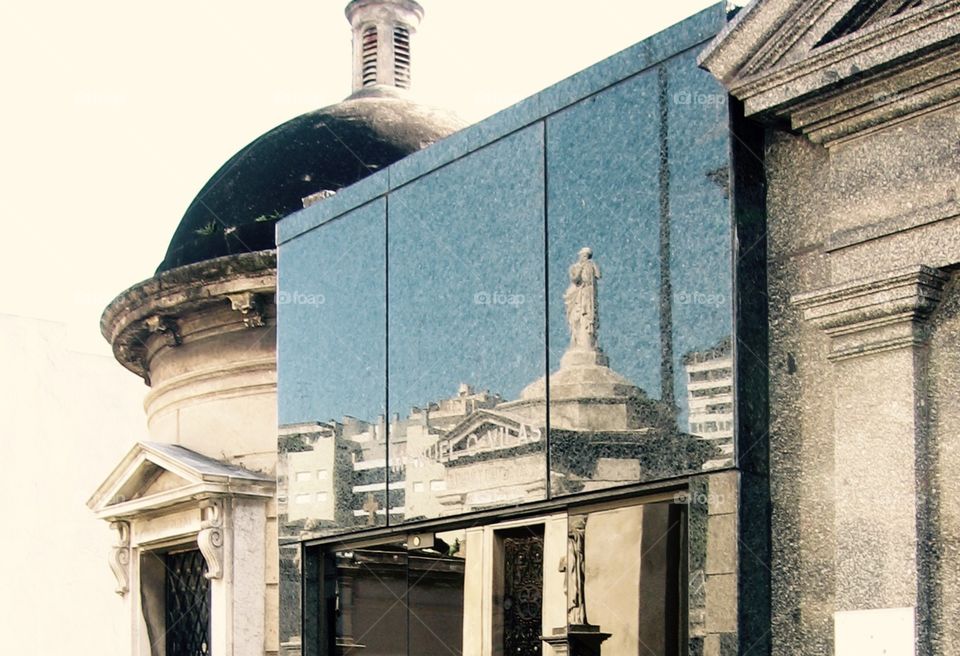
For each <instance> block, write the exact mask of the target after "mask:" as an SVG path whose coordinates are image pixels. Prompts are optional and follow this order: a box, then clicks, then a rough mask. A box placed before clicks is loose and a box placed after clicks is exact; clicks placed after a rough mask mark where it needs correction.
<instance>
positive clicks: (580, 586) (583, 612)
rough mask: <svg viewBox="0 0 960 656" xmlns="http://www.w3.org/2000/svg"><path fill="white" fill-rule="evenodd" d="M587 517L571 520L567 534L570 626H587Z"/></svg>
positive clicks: (580, 516)
mask: <svg viewBox="0 0 960 656" xmlns="http://www.w3.org/2000/svg"><path fill="white" fill-rule="evenodd" d="M586 534H587V517H586V515H575V516H573V517H571V518H570V528H569V530H568V532H567V567H566V570H567V581H568V583H567V623H568V624H569V625H570V626H586V625H587V624H589V622H587V600H586V597H585V596H584V587H585V585H586V563H585V557H586V541H587V538H586Z"/></svg>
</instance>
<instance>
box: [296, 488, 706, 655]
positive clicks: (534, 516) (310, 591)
mask: <svg viewBox="0 0 960 656" xmlns="http://www.w3.org/2000/svg"><path fill="white" fill-rule="evenodd" d="M707 478H709V476H697V477H693V479H692V480H690V479H687V480H674V481H668V482H661V483H659V484H646V485H638V486H633V487H632V488H630V489H621V490H616V491H615V492H612V491H611V490H602V491H598V492H596V493H589V494H585V495H582V496H580V497H579V498H569V497H568V498H560V499H553V500H550V501H545V502H541V503H536V504H529V505H525V506H524V507H522V508H498V509H496V510H495V511H484V512H478V513H473V514H471V515H470V516H463V515H460V516H457V517H455V518H447V519H440V520H432V521H424V522H417V523H411V524H408V525H403V526H395V527H391V528H381V529H376V530H367V531H358V532H353V533H350V534H346V535H344V534H341V535H339V536H331V537H325V538H322V539H317V540H313V541H310V542H304V543H302V545H301V546H302V549H303V552H302V561H301V562H302V563H303V570H304V576H303V578H302V581H303V587H302V590H301V594H302V595H303V597H302V598H303V599H304V604H303V622H304V623H303V627H304V637H305V638H306V639H305V640H304V642H303V651H302V654H303V656H320V655H321V654H325V653H326V652H325V651H324V650H323V645H324V644H326V640H328V639H329V634H328V631H331V630H333V627H332V626H330V625H329V622H330V621H332V620H330V618H329V617H328V614H329V609H328V608H326V607H325V600H324V592H323V586H324V585H325V584H324V583H323V582H324V580H325V577H326V576H328V575H329V572H326V571H325V567H330V566H331V563H330V561H329V556H331V555H332V554H333V553H334V552H342V551H350V550H357V549H364V548H371V547H376V546H383V545H388V544H393V545H397V544H399V543H401V542H404V543H407V544H409V543H410V540H412V538H414V537H415V536H422V535H423V534H425V533H434V534H439V533H442V532H451V531H457V530H462V531H465V532H466V533H467V536H468V537H467V538H466V544H467V545H469V546H467V547H466V549H467V553H471V550H473V549H477V548H478V547H479V548H480V549H481V550H482V554H483V556H482V560H483V567H482V570H483V575H482V580H481V581H479V582H477V581H475V582H474V583H475V584H477V583H478V584H479V585H480V588H481V590H480V591H481V595H480V596H479V598H477V599H474V600H472V603H471V601H470V600H468V601H466V602H465V604H466V606H467V607H468V608H467V611H466V613H467V617H469V614H470V612H471V610H470V608H469V607H470V606H475V610H474V612H473V615H474V616H475V617H476V620H477V624H478V626H477V627H476V629H475V634H476V635H475V637H476V638H477V640H478V641H479V643H480V644H479V645H478V646H477V647H476V649H475V650H471V651H470V653H477V654H481V655H483V656H490V655H492V654H495V653H497V652H496V649H495V645H494V644H493V642H494V639H495V637H496V632H495V624H496V621H495V618H494V613H495V612H496V611H497V609H496V608H494V599H495V598H496V595H497V592H498V590H497V587H498V583H497V580H496V578H497V574H498V573H502V572H501V569H502V567H501V568H498V567H497V563H498V562H499V561H498V556H497V549H498V546H501V545H500V540H499V539H500V538H501V537H502V536H503V535H506V534H509V533H511V532H515V531H517V529H523V528H524V527H538V528H540V529H541V530H542V535H543V536H544V538H545V539H544V559H543V562H544V565H543V566H544V571H545V572H546V571H547V569H548V568H549V569H550V570H554V569H555V568H556V565H557V563H558V562H560V559H561V558H563V557H565V556H566V555H567V546H566V545H567V539H566V538H567V533H568V527H569V522H570V519H571V518H573V517H576V516H584V515H588V514H590V513H601V512H605V511H614V510H620V509H627V508H631V507H634V508H635V507H639V506H647V505H653V504H665V503H674V504H689V503H694V504H695V503H701V504H702V503H705V502H706V501H708V499H707V497H705V496H704V495H702V494H701V495H698V494H696V493H695V492H694V490H695V489H700V488H703V487H704V485H705V481H706V479H707ZM691 482H692V483H693V484H692V485H691V484H689V483H691ZM703 510H704V511H705V508H704V509H703ZM690 515H691V513H690V512H687V513H685V521H684V523H683V526H682V527H681V528H680V532H681V534H682V535H683V539H682V541H681V543H680V544H681V545H682V549H683V554H682V555H680V561H679V562H680V563H681V567H682V568H683V567H686V564H687V554H686V550H687V549H688V548H689V545H688V543H687V540H688V539H689V538H688V536H689V535H690V530H691V517H690ZM471 533H473V534H474V535H475V536H476V538H477V539H476V541H475V542H471V541H470V537H469V536H470V534H471ZM551 537H552V538H553V540H552V542H553V544H552V545H551V544H550V542H551ZM557 538H560V539H559V540H558V539H557ZM558 544H559V545H561V548H560V550H559V551H558V550H557V548H556V547H557V546H558ZM409 551H410V552H413V551H416V549H414V548H410V549H409ZM548 552H549V553H548ZM501 560H502V554H501ZM500 565H501V566H502V563H500ZM680 581H681V582H682V587H681V590H682V594H683V595H684V599H683V600H682V601H681V604H682V608H683V611H682V616H681V622H682V623H683V627H684V628H683V629H682V632H681V634H680V635H679V636H678V637H679V638H682V639H683V640H684V641H685V640H686V635H687V630H686V624H687V622H688V618H687V617H685V614H686V609H687V607H688V603H687V600H686V598H685V596H686V595H685V590H686V589H687V585H688V581H689V578H688V573H687V572H686V571H681V573H680ZM468 585H469V584H468ZM553 587H556V585H554V586H553ZM548 588H550V583H549V582H548V581H547V580H544V590H543V596H544V606H545V608H544V615H545V618H546V617H547V616H549V615H553V616H555V617H554V618H553V620H554V623H555V624H559V625H560V626H563V625H564V624H565V623H566V619H567V617H566V614H567V608H566V604H565V603H564V604H562V606H561V607H558V608H554V609H552V611H549V610H547V609H546V606H547V599H548V597H549V596H550V595H553V596H555V597H556V596H557V595H559V597H560V598H561V599H564V600H565V599H566V596H567V594H566V589H565V588H564V589H559V588H558V589H548ZM501 592H502V591H501ZM545 623H546V622H545ZM465 628H466V627H465ZM464 653H467V652H466V651H465V652H464ZM547 653H550V652H549V650H548V648H547V647H546V645H545V649H544V654H547ZM678 653H686V651H685V650H684V649H683V648H681V651H680V652H678Z"/></svg>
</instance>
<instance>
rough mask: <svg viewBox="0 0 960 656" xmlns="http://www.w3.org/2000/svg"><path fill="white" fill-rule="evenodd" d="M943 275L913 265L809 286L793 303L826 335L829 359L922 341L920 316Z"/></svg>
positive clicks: (935, 299)
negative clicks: (829, 340) (819, 286)
mask: <svg viewBox="0 0 960 656" xmlns="http://www.w3.org/2000/svg"><path fill="white" fill-rule="evenodd" d="M946 280H947V277H946V276H945V275H944V274H943V273H941V272H940V271H938V270H936V269H932V268H930V267H926V266H923V265H917V266H912V267H906V268H902V269H895V270H893V271H889V272H887V273H884V274H880V275H877V276H871V277H869V278H862V279H859V280H854V281H852V282H849V283H845V284H842V285H837V286H834V287H829V288H826V289H822V290H817V291H813V292H806V293H804V294H798V295H796V296H794V297H793V298H791V303H792V304H793V305H795V306H796V307H798V308H799V309H800V310H801V311H802V312H803V318H804V320H806V321H809V322H811V323H813V324H814V325H815V326H817V327H819V328H821V329H823V330H824V332H826V333H827V334H828V335H830V336H831V337H832V338H833V340H832V342H833V343H832V352H831V355H830V358H831V359H832V360H842V359H846V358H851V357H857V356H861V355H866V354H868V353H875V352H879V351H887V350H891V349H896V348H903V347H907V346H917V345H919V344H922V343H923V342H924V331H923V330H922V329H921V328H922V324H923V321H924V320H925V319H926V318H927V316H929V314H930V313H931V312H932V311H933V309H934V308H935V307H936V306H937V303H938V302H939V301H940V297H941V291H942V289H943V286H944V284H945V283H946Z"/></svg>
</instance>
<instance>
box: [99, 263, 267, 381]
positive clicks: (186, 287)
mask: <svg viewBox="0 0 960 656" xmlns="http://www.w3.org/2000/svg"><path fill="white" fill-rule="evenodd" d="M276 280H277V255H276V251H275V250H266V251H258V252H255V253H244V254H240V255H230V256H227V257H221V258H217V259H213V260H208V261H205V262H199V263H197V264H189V265H186V266H182V267H179V268H176V269H172V270H170V271H165V272H163V273H160V274H159V275H157V276H156V277H154V278H150V279H148V280H145V281H143V282H141V283H139V284H137V285H134V286H133V287H131V288H130V289H128V290H127V291H125V292H123V293H122V294H120V296H118V297H117V298H116V299H114V300H113V302H111V303H110V305H109V306H108V307H107V309H106V310H104V313H103V317H102V318H101V320H100V332H101V333H102V334H103V336H104V337H105V338H106V339H107V341H109V342H110V344H111V345H112V346H113V352H114V356H115V357H116V358H117V360H118V361H119V362H120V363H121V364H122V365H123V366H125V367H126V368H127V369H129V370H130V371H132V372H134V373H135V374H137V375H138V376H140V377H141V378H143V379H144V380H145V381H146V382H147V384H148V385H150V384H152V383H153V382H154V378H155V376H154V375H153V372H152V371H151V363H152V360H153V359H154V357H155V356H156V355H157V353H158V352H160V351H162V350H164V349H166V348H177V347H180V346H182V345H185V344H189V343H190V342H191V341H197V340H200V339H206V338H209V337H213V336H216V335H218V334H223V333H227V332H232V331H238V330H244V329H247V328H263V327H266V326H267V325H268V324H273V323H274V322H275V317H276V308H275V306H274V300H273V295H274V292H275V290H276Z"/></svg>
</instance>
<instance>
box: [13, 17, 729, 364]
mask: <svg viewBox="0 0 960 656" xmlns="http://www.w3.org/2000/svg"><path fill="white" fill-rule="evenodd" d="M420 1H421V4H423V6H424V7H425V9H426V17H425V19H424V21H423V24H422V25H421V27H420V32H419V34H418V35H417V37H416V40H415V41H414V45H413V48H414V50H413V75H414V90H415V92H416V94H417V96H418V97H419V98H420V99H422V100H424V101H426V102H429V103H431V104H435V105H441V106H445V107H448V108H450V109H452V110H454V111H456V112H457V113H459V114H460V115H461V116H462V117H463V118H465V119H467V120H468V121H471V122H473V121H477V120H480V119H482V118H484V117H485V116H488V115H490V114H492V113H494V112H496V111H497V110H499V109H502V108H504V107H507V106H509V105H511V104H513V103H514V102H517V101H518V100H521V99H522V98H524V97H526V96H529V95H531V94H533V93H536V92H537V91H539V90H540V89H542V88H544V87H546V86H548V85H550V84H551V83H553V82H556V81H558V80H561V79H563V78H564V77H567V76H568V75H571V74H573V73H575V72H576V71H578V70H580V69H582V68H585V67H587V66H589V65H591V64H593V63H595V62H597V61H599V60H601V59H603V58H605V57H607V56H608V55H611V54H613V53H615V52H617V51H619V50H622V49H623V48H625V47H627V46H629V45H631V44H633V43H635V42H636V41H639V40H641V39H643V38H644V37H646V36H649V35H650V34H653V33H655V32H657V31H659V30H661V29H663V28H665V27H667V26H669V25H671V24H673V23H675V22H677V21H679V20H681V19H683V18H685V17H686V16H689V15H690V14H693V13H695V12H696V11H699V10H701V9H703V8H704V7H707V6H710V5H712V4H715V2H713V1H712V0H672V1H671V2H652V1H650V0H592V1H591V2H582V1H577V2H573V1H568V0H484V1H483V2H480V1H479V0H472V1H468V0H420ZM345 5H346V2H345V0H281V1H280V2H276V3H266V2H252V1H249V0H233V1H231V2H228V1H226V0H203V1H198V0H191V1H189V2H188V1H186V0H168V1H166V2H160V3H158V2H150V3H147V2H137V1H134V0H93V1H88V2H77V1H76V0H73V1H68V0H59V1H50V0H34V1H32V2H22V3H3V4H2V5H0V61H2V62H3V75H2V89H3V99H4V101H3V103H2V104H0V126H2V128H0V129H2V131H3V133H2V142H0V144H2V145H0V191H2V195H0V198H2V200H3V203H4V206H3V212H4V218H3V225H4V234H5V236H6V239H5V243H4V250H5V253H4V258H3V259H4V263H3V267H2V273H3V277H4V281H5V283H6V285H5V290H4V294H3V295H2V301H0V313H8V314H19V315H27V316H36V317H43V318H48V319H55V320H59V321H63V322H66V323H67V328H68V333H69V335H70V340H71V342H72V344H73V346H74V348H80V349H83V350H90V351H94V352H100V353H108V352H109V351H108V347H107V345H106V343H105V342H104V341H103V339H102V338H101V337H100V336H99V327H98V322H99V317H100V313H101V312H102V310H103V308H104V307H105V306H106V305H107V303H109V302H110V300H111V299H112V298H114V297H115V296H116V295H117V294H119V293H120V292H122V291H123V290H124V289H126V288H127V287H129V286H131V285H133V284H135V283H137V282H139V281H140V280H143V279H145V278H148V277H150V276H151V275H153V271H154V269H155V268H156V266H157V264H158V263H159V262H160V260H161V259H162V258H163V254H164V252H165V251H166V247H167V243H168V241H169V239H170V237H171V236H172V234H173V231H174V229H175V228H176V226H177V224H178V222H179V221H180V218H181V216H182V215H183V212H184V210H185V209H186V207H187V206H188V205H189V203H190V201H191V200H192V199H193V197H194V195H195V194H196V193H197V192H198V191H199V190H200V188H201V187H202V186H203V184H204V183H205V182H206V181H207V179H208V178H209V177H210V176H211V175H212V174H213V173H214V171H216V169H217V168H218V167H219V166H220V165H221V164H222V163H223V162H224V161H225V160H227V159H228V158H229V157H230V156H231V155H233V154H234V153H235V152H236V151H237V150H239V149H240V148H242V147H243V146H244V145H246V144H247V143H248V142H250V141H251V140H253V139H254V138H256V137H257V136H259V135H260V134H262V133H264V132H266V131H267V130H269V129H270V128H272V127H274V126H276V125H278V124H279V123H282V122H283V121H285V120H287V119H290V118H292V117H294V116H296V115H298V114H302V113H304V112H306V111H310V110H313V109H316V108H319V107H323V106H326V105H329V104H332V103H335V102H337V101H339V100H341V99H343V98H344V97H345V96H346V95H347V94H348V93H349V92H350V28H349V25H348V24H347V21H346V19H345V18H344V16H343V8H344V6H345Z"/></svg>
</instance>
